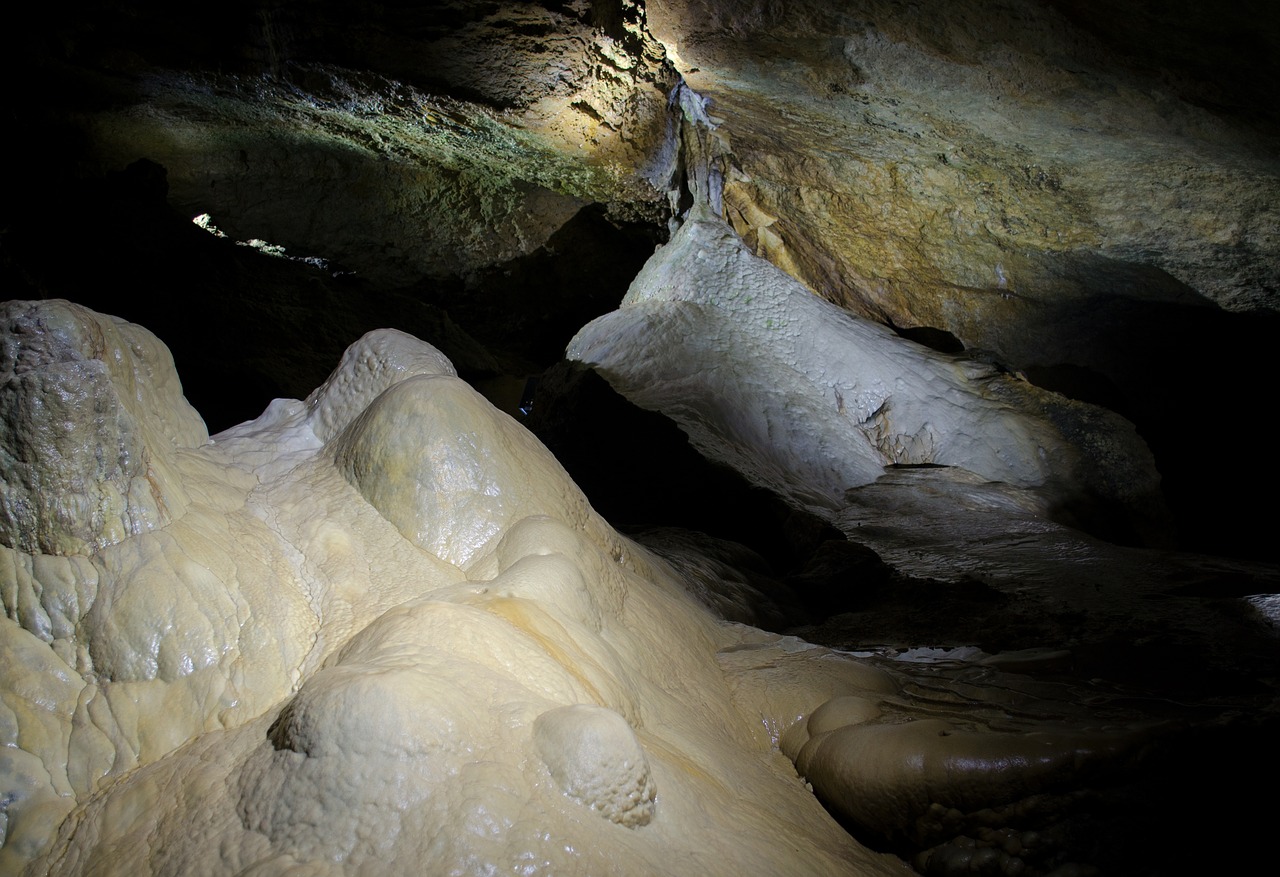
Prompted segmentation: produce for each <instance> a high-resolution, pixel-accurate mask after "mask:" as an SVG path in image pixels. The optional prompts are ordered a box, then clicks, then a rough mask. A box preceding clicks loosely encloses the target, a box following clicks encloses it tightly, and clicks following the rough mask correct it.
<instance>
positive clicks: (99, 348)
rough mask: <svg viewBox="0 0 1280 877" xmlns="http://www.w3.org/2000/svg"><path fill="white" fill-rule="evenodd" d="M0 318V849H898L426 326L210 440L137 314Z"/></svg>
mask: <svg viewBox="0 0 1280 877" xmlns="http://www.w3.org/2000/svg"><path fill="white" fill-rule="evenodd" d="M5 314H6V323H5V325H4V329H5V333H4V336H3V340H2V341H0V344H2V346H0V350H3V351H4V355H5V363H6V371H5V373H4V374H3V376H0V378H2V380H0V393H3V394H4V396H5V398H7V399H18V400H20V401H21V402H22V404H21V405H18V406H16V407H8V408H6V409H5V425H4V428H3V433H2V434H0V435H2V437H3V438H4V440H5V443H4V445H3V454H4V455H5V456H4V458H3V459H4V462H5V468H4V472H3V474H4V476H5V483H4V499H5V506H6V509H9V510H11V512H10V513H9V515H8V517H7V518H6V523H5V526H6V529H5V530H4V536H5V544H4V545H3V547H0V595H2V596H3V601H4V608H5V616H6V617H4V618H0V683H2V684H0V743H2V744H3V746H2V747H0V801H3V802H4V805H3V807H0V841H2V846H0V873H4V874H16V873H28V874H32V875H35V874H44V873H57V874H60V875H74V874H88V873H92V874H100V875H109V874H121V875H124V874H127V875H130V877H135V875H161V874H167V875H193V874H209V875H220V874H228V873H247V874H254V875H265V874H284V873H307V874H377V875H384V874H446V873H449V874H482V873H493V872H512V871H522V872H530V873H532V872H538V873H557V874H582V875H592V874H606V873H607V874H635V875H648V874H655V873H669V874H676V873H685V874H699V875H703V874H740V873H750V872H761V871H765V872H770V873H793V874H806V873H807V874H838V873H847V874H853V873H883V874H891V873H905V869H904V868H903V866H902V865H901V863H899V862H898V861H897V860H895V859H892V858H888V857H884V856H879V855H876V854H873V853H870V852H868V851H866V850H864V849H862V848H861V847H859V846H858V845H857V844H855V843H854V842H853V841H852V840H851V839H850V838H849V837H848V836H847V835H846V834H844V833H843V832H842V831H841V830H840V829H839V828H838V827H837V826H836V825H835V823H834V822H833V821H832V820H831V818H830V817H829V816H828V815H827V814H826V813H825V811H824V810H823V809H822V808H821V807H820V806H819V804H818V802H817V801H816V800H815V799H814V798H813V796H812V795H811V794H810V793H809V792H808V791H807V790H806V789H805V787H804V785H803V783H802V782H801V780H800V779H799V778H798V777H797V776H796V774H795V772H794V770H793V769H792V767H791V765H790V762H788V761H787V760H786V759H785V757H783V756H782V755H781V754H780V753H779V752H778V751H777V749H776V748H775V747H774V746H773V740H772V737H771V735H770V733H769V732H768V730H767V728H766V725H765V724H763V723H762V722H761V721H760V717H759V714H758V713H756V712H750V713H744V712H742V711H740V709H739V708H738V706H737V705H736V704H735V701H734V699H733V696H732V693H731V690H730V686H729V684H728V683H727V681H726V678H725V676H724V673H723V671H722V670H721V668H720V667H719V665H718V663H717V660H716V655H717V653H718V652H719V651H721V650H722V649H725V648H732V647H733V645H734V643H736V642H737V641H738V637H739V630H740V629H739V628H736V627H730V626H725V625H722V624H720V623H718V622H717V621H716V620H715V619H713V618H712V617H711V616H709V615H708V614H706V612H705V611H704V610H702V609H700V608H699V607H698V606H697V604H695V603H694V602H693V600H692V599H691V598H690V597H688V596H687V595H686V594H685V592H684V591H683V590H682V588H681V587H680V585H679V583H678V582H676V581H675V580H674V579H673V578H672V577H671V575H670V573H668V572H666V571H665V567H664V566H662V565H661V564H660V563H658V562H657V561H655V560H652V559H651V558H649V556H648V555H647V554H646V553H645V552H644V551H643V550H642V549H640V548H638V547H637V546H634V545H632V544H631V543H630V542H628V541H626V540H624V539H622V538H621V537H619V536H618V535H617V534H616V533H615V532H614V531H613V530H612V529H611V528H610V527H609V526H608V525H607V524H606V523H605V522H604V521H603V520H601V519H600V518H599V517H598V516H597V515H596V514H595V513H594V512H593V511H592V510H591V508H590V506H589V504H588V503H587V502H586V500H585V498H584V497H583V496H582V494H581V493H580V492H579V491H578V489H577V488H576V487H575V486H574V485H573V483H572V482H571V481H570V480H569V478H568V477H567V476H566V475H565V473H564V471H563V470H562V469H561V468H560V467H559V466H558V464H556V462H555V460H554V459H553V458H552V457H551V455H550V454H549V453H548V452H547V451H546V450H545V449H544V448H542V447H541V445H539V444H538V443H537V442H536V441H535V440H534V439H533V438H532V437H531V436H530V435H529V434H528V433H527V432H526V431H525V430H524V429H523V428H522V427H520V426H519V425H517V424H516V423H515V422H514V421H512V420H510V419H509V418H507V417H506V416H505V415H503V414H501V413H499V412H497V411H496V410H495V409H493V408H492V407H491V406H490V405H489V404H488V403H487V402H485V401H484V400H483V398H481V397H480V396H479V395H477V394H476V393H474V392H473V391H472V390H470V388H468V387H466V386H465V385H464V384H462V383H461V382H460V381H459V380H458V379H457V378H456V377H454V376H453V374H452V367H451V366H450V365H449V363H448V361H447V360H445V359H444V358H443V357H442V356H440V355H439V354H438V352H436V351H435V350H434V349H432V348H431V347H429V346H428V345H425V344H423V343H421V342H419V341H417V340H415V339H412V338H410V337H409V336H405V335H403V334H400V333H395V332H375V333H371V334H370V335H368V336H366V337H365V338H364V339H362V340H361V341H360V342H358V343H357V344H356V345H353V347H352V348H351V350H349V351H348V353H347V355H346V356H345V357H344V359H343V363H342V365H341V366H340V367H339V369H338V370H337V371H336V372H335V373H334V375H333V376H332V377H331V378H330V379H329V380H328V381H327V382H326V384H325V386H324V387H322V388H321V389H319V390H317V392H316V393H315V394H313V395H312V397H311V398H310V399H309V400H307V401H306V402H301V401H297V400H277V401H276V402H275V403H273V404H272V405H271V406H270V407H269V408H268V410H267V411H266V412H265V413H264V414H263V415H262V417H260V418H259V419H258V420H256V421H253V422H250V423H246V424H242V425H241V426H239V427H236V428H234V429H232V430H229V431H227V432H225V433H222V434H220V435H218V436H215V437H214V438H213V439H211V440H210V439H208V438H207V437H206V435H205V433H204V431H203V429H202V428H200V424H199V421H198V419H197V418H195V416H194V414H193V412H192V411H191V409H190V408H189V406H187V405H186V403H185V402H184V401H183V400H182V398H181V396H180V394H179V390H178V382H177V379H176V377H175V375H174V374H173V371H172V368H171V367H170V366H169V365H168V362H169V360H168V357H167V352H165V351H164V348H163V345H161V344H160V343H159V342H158V341H157V340H156V339H155V338H154V337H153V336H151V335H150V334H149V333H147V332H145V330H142V329H140V328H138V327H135V326H129V325H127V324H124V323H122V322H121V321H118V320H114V319H112V318H110V317H102V316H99V315H96V314H93V313H91V312H89V311H87V310H84V309H82V308H78V307H76V306H74V305H70V304H67V303H38V304H37V303H10V304H8V305H6V306H5ZM73 391H74V393H76V394H78V395H75V396H68V393H72V392H73ZM71 398H73V399H75V400H83V401H82V402H80V403H78V404H75V405H63V406H62V407H57V406H59V405H60V404H61V400H64V399H71ZM50 412H52V415H51V414H50ZM53 415H56V416H53ZM68 449H69V450H68ZM148 463H149V467H148ZM144 473H145V476H146V478H147V479H148V481H147V483H148V484H150V485H151V489H149V490H148V491H146V492H145V495H144V496H143V498H142V499H144V500H145V499H148V498H150V499H152V500H154V503H152V504H151V505H148V504H146V503H145V502H142V500H139V499H137V498H136V495H137V493H138V492H137V491H136V490H133V489H132V488H131V484H132V483H133V482H132V481H131V479H137V478H142V477H144ZM33 490H40V491H43V492H44V494H45V495H44V496H43V497H42V502H41V503H38V504H34V505H33V504H32V503H31V502H30V501H29V498H30V497H31V496H32V491H33ZM112 491H115V492H114V493H113V492H112ZM117 494H118V496H119V497H120V499H119V501H118V502H117V504H116V505H115V506H112V505H111V502H115V501H116V499H115V498H116V497H117ZM82 496H83V497H89V498H90V501H91V503H96V504H97V505H94V506H93V508H94V509H99V508H105V509H106V510H107V511H109V512H110V513H111V515H115V517H111V516H110V515H107V514H106V513H105V512H104V513H103V514H99V515H97V516H94V515H85V514H82V515H80V516H79V517H76V516H75V515H67V514H64V511H65V510H66V509H68V508H71V509H73V510H76V511H77V512H79V511H82V509H80V507H79V506H77V505H76V503H77V502H78V501H79V500H78V499H77V498H78V497H82ZM102 497H108V500H110V501H108V500H103V499H101V498H102ZM170 497H181V503H178V502H175V501H172V500H170V499H168V498H170ZM161 499H165V507H166V508H168V511H169V514H168V515H167V516H165V515H157V514H155V512H156V510H157V509H159V508H161V504H160V500H161ZM54 552H57V553H54ZM773 721H774V722H775V723H777V722H780V721H782V720H781V718H775V719H773ZM24 868H25V871H24Z"/></svg>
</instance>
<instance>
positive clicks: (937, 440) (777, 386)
mask: <svg viewBox="0 0 1280 877" xmlns="http://www.w3.org/2000/svg"><path fill="white" fill-rule="evenodd" d="M566 355H567V356H568V357H569V358H570V359H575V360H579V361H581V362H583V363H585V364H587V365H590V366H592V367H594V368H596V369H597V370H598V371H599V372H600V373H601V374H602V375H603V376H604V377H605V379H606V380H608V381H609V383H610V384H611V385H612V386H613V388H614V389H615V390H617V391H618V392H619V393H621V394H622V395H623V396H625V397H626V398H627V399H629V400H630V401H632V402H634V403H635V404H637V405H639V406H641V407H643V408H647V409H650V410H655V411H659V412H661V413H663V414H666V415H667V416H668V417H671V418H672V419H673V420H675V421H676V422H677V423H678V424H679V425H680V426H681V428H682V429H683V430H684V431H685V432H686V433H688V435H689V437H690V439H691V441H692V442H693V444H694V445H695V446H696V447H697V448H698V450H700V451H701V452H702V453H703V454H704V455H706V456H707V457H709V458H710V459H712V460H715V461H717V462H721V463H724V464H727V465H729V466H732V467H733V468H735V469H737V470H738V471H739V472H741V473H743V474H744V475H745V476H746V477H747V478H749V479H750V480H752V481H753V482H754V483H756V484H758V485H761V486H763V487H766V488H768V489H770V490H773V491H774V492H776V493H778V494H781V495H783V496H788V497H791V498H792V499H793V500H795V501H797V502H800V503H802V504H804V505H807V506H809V507H811V508H814V509H815V510H826V511H827V512H828V513H829V512H830V511H831V510H834V509H838V508H840V507H842V506H843V505H844V504H845V491H846V490H848V489H850V488H854V487H858V486H861V485H864V484H869V483H871V482H873V481H875V480H876V479H877V478H878V477H880V475H882V474H883V472H884V469H885V467H886V466H887V465H890V464H905V465H919V464H940V465H947V466H955V467H960V468H964V469H967V470H970V471H972V472H975V473H978V474H979V475H981V476H982V477H984V478H987V479H989V480H992V481H1001V482H1005V483H1008V484H1012V485H1015V486H1017V487H1024V488H1042V489H1044V490H1045V491H1046V492H1048V493H1049V495H1050V496H1051V498H1052V499H1054V500H1070V499H1074V498H1075V497H1076V495H1077V494H1092V495H1093V496H1094V497H1096V498H1098V499H1102V500H1104V501H1118V502H1120V503H1121V504H1128V503H1133V504H1137V505H1141V504H1142V503H1143V502H1144V501H1145V499H1146V498H1147V497H1149V496H1150V495H1152V494H1153V493H1154V492H1155V489H1156V486H1157V485H1158V476H1157V475H1156V472H1155V469H1154V466H1153V464H1152V462H1151V459H1150V455H1149V453H1148V452H1147V449H1146V446H1145V445H1144V444H1143V442H1142V440H1141V439H1140V438H1138V436H1137V434H1136V433H1135V432H1134V430H1133V427H1132V425H1130V424H1129V423H1128V422H1127V421H1124V420H1123V419H1121V418H1119V417H1117V416H1115V415H1112V414H1110V413H1109V412H1105V411H1102V410H1101V409H1097V408H1094V407H1093V406H1086V405H1082V404H1079V403H1073V402H1070V401H1069V400H1066V399H1063V398H1062V397H1057V396H1054V395H1053V394H1049V393H1043V392H1041V391H1038V390H1036V389H1035V388H1033V387H1031V386H1029V385H1027V384H1025V383H1023V382H1020V381H1017V380H1015V379H1013V378H1010V377H1009V376H1007V375H1002V374H999V373H998V372H996V370H995V369H993V368H991V367H990V366H987V365H984V364H981V363H977V362H974V361H971V360H965V359H961V358H957V357H952V356H946V355H942V354H938V353H935V352H933V351H931V350H928V349H926V348H923V347H921V346H919V345H916V344H913V343H910V342H907V341H904V340H902V339H900V338H898V337H897V336H896V335H894V334H893V333H892V332H891V331H889V330H888V329H886V328H884V327H882V326H879V325H876V324H874V323H871V322H868V321H866V320H863V319H860V318H858V317H855V316H852V315H851V314H848V313H846V312H844V311H842V310H840V309H839V308H837V307H835V306H834V305H832V304H830V303H828V302H826V301H823V300H822V299H820V298H818V297H817V296H815V295H813V294H812V293H810V292H809V291H808V290H807V289H806V288H805V287H804V286H803V285H802V284H800V283H799V282H798V281H796V280H795V279H793V278H791V277H790V276H788V275H787V274H786V273H784V272H783V271H781V270H779V269H778V268H776V267H774V266H773V265H771V264H770V263H769V262H767V261H765V260H764V259H761V258H759V257H757V256H755V255H754V254H752V253H751V251H750V250H749V249H748V248H747V247H746V245H745V244H743V242H742V240H741V239H740V238H739V237H738V236H737V234H736V233H734V231H733V230H732V229H731V228H729V226H728V225H726V224H725V223H724V222H723V221H722V220H720V219H719V218H718V217H716V216H714V215H713V214H712V213H711V212H710V211H709V210H707V209H706V208H705V207H701V208H695V209H694V212H693V214H692V215H691V217H690V218H689V220H688V221H686V222H685V223H684V225H683V226H681V228H680V229H679V231H678V232H677V233H676V234H675V235H674V237H673V238H672V240H671V242H670V243H669V244H667V245H666V246H664V247H662V248H661V249H659V250H658V252H657V253H656V254H655V255H654V256H653V258H651V259H650V260H649V262H648V263H647V264H646V265H645V267H644V269H643V270H642V271H641V272H640V274H639V276H637V277H636V279H635V281H634V282H633V283H632V285H631V288H630V290H629V291H628V293H627V295H626V298H624V299H623V302H622V305H621V306H620V308H619V309H618V310H616V311H614V312H612V313H609V314H605V315H604V316H602V317H599V318H597V319H596V320H594V321H593V322H591V323H589V324H588V325H587V326H585V327H584V328H583V329H582V330H581V331H580V332H579V333H578V334H577V336H576V337H575V338H574V339H573V340H572V341H571V342H570V344H569V347H568V350H567V353H566Z"/></svg>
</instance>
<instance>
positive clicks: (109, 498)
mask: <svg viewBox="0 0 1280 877" xmlns="http://www.w3.org/2000/svg"><path fill="white" fill-rule="evenodd" d="M0 322H2V323H3V328H4V341H5V343H4V346H3V348H2V349H0V405H2V406H3V410H4V411H5V417H4V419H3V420H2V421H0V446H2V447H3V448H4V454H3V457H0V474H2V475H3V479H4V494H3V502H0V542H2V543H3V544H4V545H6V546H8V547H10V548H16V549H19V550H22V551H27V552H41V553H45V554H64V555H66V554H77V553H81V552H83V551H86V550H92V549H94V548H103V547H105V546H107V545H111V544H114V543H116V542H120V541H122V540H123V539H126V538H128V537H129V536H133V535H135V534H137V533H140V532H143V531H145V530H150V529H154V528H156V527H160V526H163V525H164V524H167V523H169V522H170V521H172V520H175V519H177V518H179V517H181V516H182V513H183V512H184V511H185V509H186V504H187V497H186V495H185V492H184V490H183V488H182V485H181V482H180V479H178V478H177V477H175V473H174V471H173V466H174V463H173V457H174V455H175V453H176V451H177V450H178V449H179V448H191V447H196V446H198V445H200V444H202V443H203V442H204V441H205V439H206V437H207V436H206V433H205V430H204V423H203V422H202V421H201V420H200V416H199V415H198V414H196V412H195V411H194V409H192V408H191V406H190V405H188V404H187V402H186V400H185V399H184V398H183V397H182V388H181V385H180V384H179V383H178V381H177V379H176V377H175V376H174V374H173V360H172V358H171V357H170V356H169V351H168V350H167V349H166V348H165V347H164V345H163V344H161V343H160V342H159V341H158V340H157V339H156V338H155V336H153V335H152V334H151V333H149V332H147V331H146V330H145V329H142V328H140V327H138V326H133V325H131V324H129V323H126V322H124V321H123V320H117V319H113V318H110V317H105V318H104V317H99V316H98V315H96V314H93V313H92V312H90V311H87V310H85V309H84V308H81V307H79V306H77V305H73V304H71V303H69V302H53V303H48V304H40V305H36V304H29V303H24V302H6V303H5V304H4V305H3V306H0ZM150 412H159V413H157V414H151V413H150Z"/></svg>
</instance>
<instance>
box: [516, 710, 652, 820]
mask: <svg viewBox="0 0 1280 877" xmlns="http://www.w3.org/2000/svg"><path fill="white" fill-rule="evenodd" d="M533 734H534V739H535V740H536V742H537V746H538V752H539V754H541V755H542V760H543V761H544V762H545V763H546V765H547V768H548V769H549V770H550V771H551V776H552V777H554V778H555V781H556V783H557V784H559V786H560V788H561V789H563V790H564V792H565V794H566V795H568V796H569V797H571V798H574V799H575V800H577V801H580V802H581V803H583V804H584V805H586V806H587V807H590V808H591V809H592V810H594V811H596V812H597V813H599V814H600V815H601V816H603V817H605V818H606V819H608V820H609V821H611V822H616V823H617V824H618V825H623V826H626V827H627V828H635V827H637V826H641V825H648V824H649V822H650V821H651V820H652V819H653V811H654V802H653V799H654V796H655V795H656V794H657V790H656V789H655V788H654V784H653V778H652V776H651V775H650V771H649V762H648V760H646V759H645V757H644V750H643V749H641V748H640V742H639V741H638V740H636V736H635V733H634V732H633V731H632V730H631V728H630V726H629V725H627V722H626V720H625V719H623V718H622V716H620V715H618V714H617V713H615V712H612V711H610V710H606V709H601V708H600V707H592V706H587V705H584V704H578V705H574V706H567V707H559V708H557V709H554V710H549V711H548V712H545V713H543V714H542V715H540V716H538V718H537V720H536V721H535V722H534V723H533Z"/></svg>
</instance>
